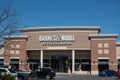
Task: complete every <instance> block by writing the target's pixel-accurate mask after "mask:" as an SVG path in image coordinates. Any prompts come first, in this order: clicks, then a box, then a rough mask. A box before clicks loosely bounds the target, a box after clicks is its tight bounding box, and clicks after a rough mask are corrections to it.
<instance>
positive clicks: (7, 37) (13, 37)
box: [4, 35, 28, 39]
mask: <svg viewBox="0 0 120 80" xmlns="http://www.w3.org/2000/svg"><path fill="white" fill-rule="evenodd" d="M4 38H5V39H28V36H24V35H20V36H4Z"/></svg>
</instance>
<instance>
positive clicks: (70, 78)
mask: <svg viewBox="0 0 120 80" xmlns="http://www.w3.org/2000/svg"><path fill="white" fill-rule="evenodd" d="M52 80H120V78H117V77H99V76H96V75H66V76H64V75H62V76H60V75H59V76H56V77H55V78H54V79H52Z"/></svg>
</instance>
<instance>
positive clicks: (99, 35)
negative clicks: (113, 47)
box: [89, 34, 118, 38]
mask: <svg viewBox="0 0 120 80" xmlns="http://www.w3.org/2000/svg"><path fill="white" fill-rule="evenodd" d="M117 37H118V34H90V35H89V38H117Z"/></svg>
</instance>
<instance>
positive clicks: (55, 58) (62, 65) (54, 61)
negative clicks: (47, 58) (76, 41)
mask: <svg viewBox="0 0 120 80" xmlns="http://www.w3.org/2000/svg"><path fill="white" fill-rule="evenodd" d="M66 60H68V56H67V55H65V54H54V55H52V56H51V67H52V69H53V70H55V71H56V72H64V73H65V72H67V70H68V69H67V66H66Z"/></svg>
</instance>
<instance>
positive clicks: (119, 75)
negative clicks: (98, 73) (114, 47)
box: [116, 69, 120, 78]
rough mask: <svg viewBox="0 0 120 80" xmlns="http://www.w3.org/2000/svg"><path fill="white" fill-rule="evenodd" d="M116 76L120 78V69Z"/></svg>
mask: <svg viewBox="0 0 120 80" xmlns="http://www.w3.org/2000/svg"><path fill="white" fill-rule="evenodd" d="M116 76H117V77H119V78H120V69H119V70H118V71H117V73H116Z"/></svg>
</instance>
